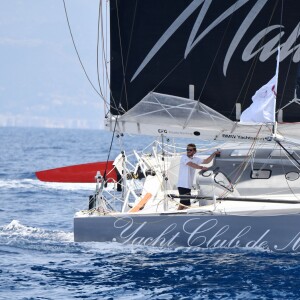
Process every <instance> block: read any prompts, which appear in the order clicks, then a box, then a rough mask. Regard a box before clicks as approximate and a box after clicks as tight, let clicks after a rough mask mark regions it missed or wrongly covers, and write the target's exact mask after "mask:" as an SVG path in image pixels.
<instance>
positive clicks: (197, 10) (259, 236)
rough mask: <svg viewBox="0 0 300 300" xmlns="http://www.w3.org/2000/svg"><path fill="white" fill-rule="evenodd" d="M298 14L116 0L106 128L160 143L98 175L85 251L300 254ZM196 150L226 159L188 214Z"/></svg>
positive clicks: (80, 235) (78, 228) (265, 7)
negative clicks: (94, 246) (189, 161)
mask: <svg viewBox="0 0 300 300" xmlns="http://www.w3.org/2000/svg"><path fill="white" fill-rule="evenodd" d="M298 11H299V3H296V1H293V2H292V1H289V2H286V1H282V0H281V1H280V0H278V1H270V0H258V1H254V0H232V1H216V0H215V1H214V0H190V1H171V0H165V1H161V0H153V1H134V0H129V1H121V0H116V1H111V2H110V18H109V20H110V59H109V61H108V62H107V67H108V66H109V68H110V72H107V73H110V77H109V78H107V82H108V85H109V95H110V109H109V112H108V113H107V118H106V120H105V128H106V129H107V130H110V131H112V132H113V137H115V138H119V139H122V137H123V136H124V135H126V134H136V135H151V136H153V137H154V141H153V143H152V144H151V145H149V146H148V147H147V148H145V149H143V150H142V151H137V150H134V149H132V151H131V152H130V151H128V150H127V149H120V154H119V155H118V156H117V157H116V158H115V159H114V162H112V163H110V164H109V167H107V166H106V168H102V169H101V170H98V171H99V172H97V173H96V172H95V180H96V190H95V193H94V194H93V195H92V196H90V198H89V205H88V207H87V209H86V210H83V211H79V212H77V213H76V215H75V217H74V240H75V241H76V242H86V241H98V242H112V241H113V242H119V243H123V244H133V245H147V246H160V247H177V246H184V247H203V248H219V247H225V248H234V247H246V248H259V249H264V250H271V251H279V252H280V251H294V252H298V251H300V178H299V177H300V171H299V167H300V162H299V157H300V148H299V144H300V143H299V142H300V140H299V139H300V134H299V132H300V131H299V123H297V122H298V121H299V112H298V109H299V106H298V104H299V102H298V97H299V94H300V93H299V89H298V85H297V82H299V67H298V65H299V61H300V55H299V49H298V48H299V45H298V44H297V38H298V36H299V29H300V24H299V14H298V13H297V12H298ZM278 48H279V49H280V56H278ZM104 57H106V58H107V57H108V55H107V54H106V55H105V56H104ZM276 57H278V59H277V60H276ZM275 73H276V75H275V77H274V74H275ZM297 74H298V75H297ZM273 77H274V78H273ZM271 78H273V79H272V80H273V81H272V80H271ZM270 80H271V81H270ZM253 95H254V96H253ZM252 96H253V97H252ZM187 143H195V144H197V146H198V147H197V148H198V153H199V155H200V156H203V157H205V156H207V155H209V154H210V153H212V152H214V151H215V150H216V149H219V150H220V152H221V154H220V156H219V157H216V158H215V159H214V160H213V161H212V162H211V164H210V165H208V166H207V167H208V170H206V171H204V172H196V176H195V179H194V183H193V190H192V195H191V196H188V198H189V199H191V206H189V207H186V209H184V210H178V205H179V201H180V198H183V196H181V197H179V195H178V191H177V180H178V172H179V164H180V157H181V155H182V152H184V149H185V147H186V144H187ZM133 148H134V145H133Z"/></svg>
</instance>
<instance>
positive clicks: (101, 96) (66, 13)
mask: <svg viewBox="0 0 300 300" xmlns="http://www.w3.org/2000/svg"><path fill="white" fill-rule="evenodd" d="M63 3H64V9H65V15H66V19H67V23H68V27H69V32H70V35H71V38H72V42H73V45H74V49H75V51H76V54H77V57H78V59H79V62H80V64H81V67H82V69H83V71H84V73H85V76H86V78H87V79H88V81H89V83H90V84H91V86H92V87H93V89H94V91H95V92H96V93H97V94H98V95H99V96H100V98H101V99H102V100H103V101H105V102H106V100H105V99H104V97H103V95H102V94H101V93H99V91H98V90H97V89H96V88H95V86H94V85H93V83H92V81H91V80H90V78H89V76H88V74H87V72H86V70H85V68H84V65H83V63H82V61H81V58H80V55H79V52H78V50H77V47H76V44H75V40H74V37H73V34H72V30H71V25H70V22H69V17H68V12H67V7H66V3H65V0H63Z"/></svg>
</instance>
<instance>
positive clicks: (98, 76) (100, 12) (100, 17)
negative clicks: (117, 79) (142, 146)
mask: <svg viewBox="0 0 300 300" xmlns="http://www.w3.org/2000/svg"><path fill="white" fill-rule="evenodd" d="M100 20H101V21H102V1H101V0H99V11H98V28H97V79H98V84H99V89H100V91H101V94H102V95H103V97H104V93H103V92H102V89H101V83H100V74H99V36H100V31H99V27H100ZM101 25H103V24H101ZM101 28H102V27H101ZM102 34H103V32H102ZM103 51H104V49H103V47H102V52H103ZM104 64H105V62H104ZM103 78H104V74H103ZM103 87H104V83H103ZM105 104H106V107H105V108H107V110H109V105H108V103H105Z"/></svg>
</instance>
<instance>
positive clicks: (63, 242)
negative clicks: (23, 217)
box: [0, 220, 78, 252]
mask: <svg viewBox="0 0 300 300" xmlns="http://www.w3.org/2000/svg"><path fill="white" fill-rule="evenodd" d="M72 242H73V233H72V232H64V231H58V230H46V229H42V228H37V227H30V226H26V225H23V224H21V223H20V222H19V221H18V220H13V221H11V222H10V223H9V224H7V225H4V226H0V245H1V246H3V247H6V248H7V246H9V247H13V248H19V249H20V248H21V249H27V250H29V249H30V250H39V251H51V252H61V251H62V250H63V251H66V252H70V251H71V252H74V251H75V252H77V251H78V249H76V247H75V248H74V245H72Z"/></svg>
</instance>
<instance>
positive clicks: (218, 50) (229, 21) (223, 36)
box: [197, 1, 238, 105]
mask: <svg viewBox="0 0 300 300" xmlns="http://www.w3.org/2000/svg"><path fill="white" fill-rule="evenodd" d="M237 4H238V1H237V2H236V3H235V6H234V10H235V8H236V6H237ZM232 17H233V14H231V16H230V18H229V20H228V23H227V26H226V29H225V31H224V33H223V35H222V38H221V41H220V43H219V47H218V49H217V52H216V54H215V57H214V59H213V61H212V64H211V66H210V68H209V71H208V72H207V76H206V78H205V81H204V84H203V85H202V90H201V92H200V94H199V97H198V100H197V102H200V98H201V97H202V94H203V91H204V88H205V86H206V84H207V81H208V78H209V76H210V74H211V72H212V68H213V66H214V64H215V61H216V59H217V56H218V55H219V52H220V49H221V46H222V44H223V41H224V38H225V36H226V33H227V31H228V28H229V25H230V23H231V20H232ZM217 101H218V100H216V101H215V103H214V105H216V104H217V103H216V102H217Z"/></svg>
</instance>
